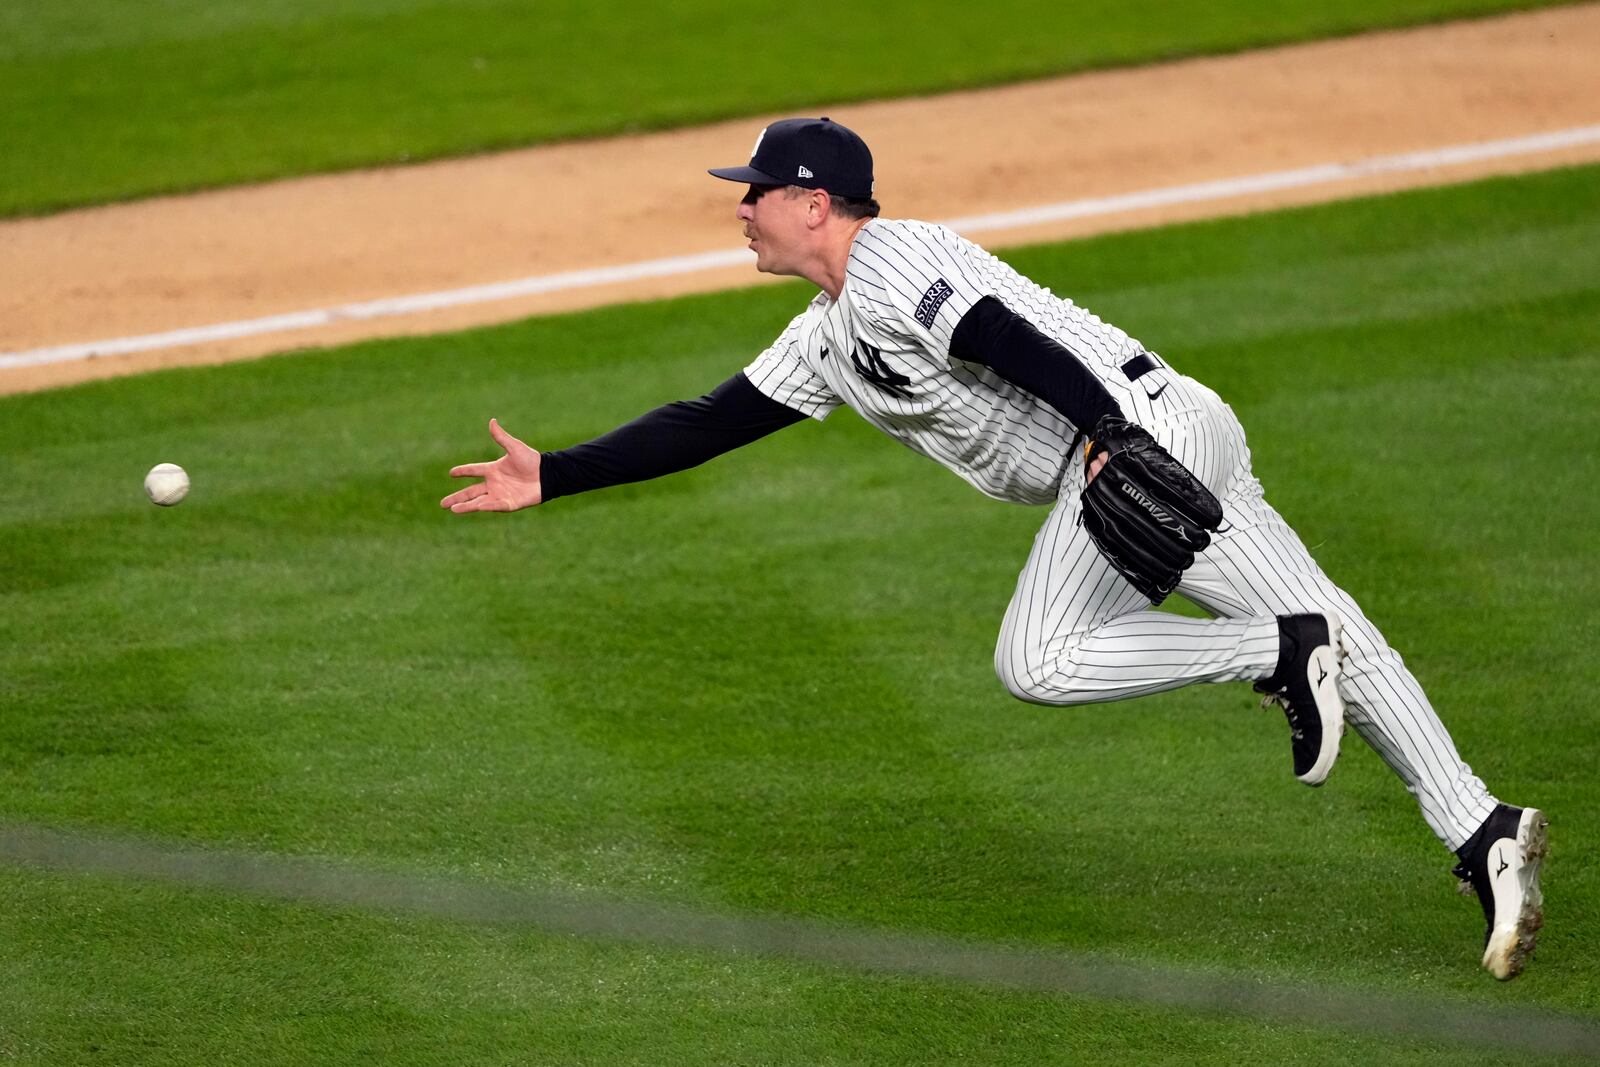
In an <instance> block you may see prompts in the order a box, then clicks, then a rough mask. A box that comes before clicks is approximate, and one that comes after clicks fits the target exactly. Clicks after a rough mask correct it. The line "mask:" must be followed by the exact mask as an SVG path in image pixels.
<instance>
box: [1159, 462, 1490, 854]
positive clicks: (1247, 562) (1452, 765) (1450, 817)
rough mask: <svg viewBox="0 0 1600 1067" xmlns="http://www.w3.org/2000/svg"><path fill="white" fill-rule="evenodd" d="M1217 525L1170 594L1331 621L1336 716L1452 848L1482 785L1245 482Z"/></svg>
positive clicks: (1256, 487)
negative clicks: (1338, 699)
mask: <svg viewBox="0 0 1600 1067" xmlns="http://www.w3.org/2000/svg"><path fill="white" fill-rule="evenodd" d="M1225 508H1226V519H1225V522H1224V528H1223V530H1222V532H1221V533H1219V534H1218V535H1217V537H1216V538H1215V539H1214V540H1213V542H1212V545H1211V547H1210V548H1208V549H1206V551H1205V552H1204V553H1203V554H1202V555H1201V557H1200V558H1199V559H1198V560H1196V561H1195V565H1194V566H1193V567H1191V568H1190V569H1189V571H1188V572H1187V573H1186V574H1185V575H1184V580H1183V584H1182V585H1181V586H1179V590H1180V591H1181V592H1182V593H1183V594H1184V595H1185V596H1187V597H1189V598H1190V599H1191V600H1193V601H1194V602H1195V603H1197V604H1199V605H1200V606H1202V607H1204V608H1205V609H1206V610H1208V611H1212V612H1215V613H1216V614H1217V615H1219V616H1222V617H1226V618H1243V619H1252V618H1253V619H1261V618H1269V617H1273V616H1280V615H1290V614H1294V613H1299V612H1315V611H1326V612H1333V613H1336V614H1337V615H1338V616H1339V618H1340V619H1341V620H1342V622H1343V632H1344V646H1345V652H1346V658H1345V661H1344V670H1343V673H1342V675H1341V677H1340V679H1339V691H1340V694H1341V695H1342V696H1343V697H1344V702H1345V718H1346V720H1347V721H1348V722H1349V723H1350V725H1351V726H1353V727H1354V728H1355V729H1356V732H1357V733H1359V734H1360V735H1361V737H1362V739H1363V740H1365V741H1366V742H1367V743H1368V744H1370V745H1371V746H1372V747H1373V749H1374V750H1376V751H1377V753H1378V754H1379V756H1381V757H1382V758H1383V760H1384V762H1385V763H1387V764H1388V765H1389V767H1390V768H1391V769H1392V770H1393V771H1394V772H1395V774H1397V775H1398V776H1399V777H1400V780H1401V781H1402V782H1404V783H1405V786H1406V789H1407V790H1409V791H1410V792H1411V793H1412V794H1413V795H1414V796H1415V797H1416V798H1417V802H1418V804H1419V805H1420V806H1421V808H1422V814H1423V817H1424V819H1426V820H1427V822H1428V825H1429V826H1430V827H1431V828H1432V829H1433V831H1434V833H1435V834H1437V835H1438V836H1439V838H1440V839H1441V840H1442V841H1444V842H1445V844H1446V845H1448V846H1449V847H1450V848H1452V849H1455V848H1460V847H1461V845H1462V844H1464V843H1465V842H1466V840H1467V838H1469V837H1470V836H1472V834H1473V832H1474V831H1476V830H1477V828H1478V827H1479V826H1481V825H1483V823H1484V820H1486V819H1487V818H1488V817H1489V814H1490V812H1492V811H1493V810H1494V806H1495V800H1494V798H1493V797H1492V796H1490V794H1489V791H1488V789H1487V788H1485V786H1484V784H1483V781H1482V780H1481V779H1480V778H1478V776H1477V775H1475V774H1473V772H1472V769H1471V768H1470V767H1468V766H1467V764H1466V763H1465V762H1464V761H1463V760H1462V759H1461V756H1460V754H1459V753H1458V752H1457V751H1456V747H1455V743H1454V742H1453V741H1452V740H1451V738H1450V734H1449V731H1447V730H1446V729H1445V727H1444V724H1443V723H1442V722H1440V721H1439V717H1438V715H1437V714H1436V713H1435V712H1434V710H1433V706H1432V705H1431V704H1430V703H1429V702H1428V698H1427V696H1426V695H1425V694H1424V693H1423V691H1422V686H1421V685H1419V684H1418V683H1417V680H1416V678H1415V677H1413V675H1412V674H1411V672H1410V671H1409V670H1408V669H1407V668H1406V665H1405V663H1404V662H1403V661H1402V660H1401V658H1400V654H1399V653H1398V652H1396V651H1395V650H1394V649H1393V648H1391V647H1390V646H1389V643H1388V642H1387V641H1386V640H1384V637H1383V635H1382V634H1381V633H1380V632H1379V631H1378V628H1377V627H1376V626H1374V625H1373V624H1372V622H1371V621H1370V620H1369V619H1368V618H1367V617H1366V614H1365V613H1364V612H1363V611H1362V610H1361V608H1360V606H1359V605H1357V604H1356V602H1355V600H1354V599H1352V598H1351V597H1350V595H1349V594H1348V593H1346V592H1345V591H1344V590H1342V589H1340V588H1339V587H1338V586H1337V585H1335V584H1334V583H1333V582H1332V581H1331V580H1330V579H1329V578H1328V576H1327V575H1326V574H1324V573H1323V571H1322V568H1321V567H1319V566H1318V565H1317V562H1316V560H1314V559H1312V557H1311V554H1310V552H1308V551H1307V550H1306V548H1305V545H1304V544H1302V543H1301V541H1300V538H1299V537H1298V536H1297V535H1296V534H1295V532H1294V531H1293V530H1292V529H1290V527H1289V525H1288V523H1286V522H1285V521H1284V520H1283V518H1282V517H1281V516H1279V515H1278V513H1277V512H1276V511H1275V510H1273V508H1272V507H1271V505H1269V504H1268V503H1267V502H1266V500H1265V499H1264V498H1263V496H1262V492H1261V485H1260V483H1259V482H1257V481H1256V480H1255V478H1254V476H1253V475H1251V476H1248V477H1247V478H1246V479H1244V480H1242V481H1241V482H1240V484H1239V485H1238V486H1236V487H1235V491H1234V492H1233V493H1231V494H1230V495H1229V497H1228V499H1227V500H1226V501H1225Z"/></svg>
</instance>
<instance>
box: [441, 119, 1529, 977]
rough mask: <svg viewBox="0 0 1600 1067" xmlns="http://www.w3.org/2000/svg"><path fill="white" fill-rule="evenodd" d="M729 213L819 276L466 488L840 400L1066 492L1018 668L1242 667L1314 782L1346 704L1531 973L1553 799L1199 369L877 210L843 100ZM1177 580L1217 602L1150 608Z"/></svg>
mask: <svg viewBox="0 0 1600 1067" xmlns="http://www.w3.org/2000/svg"><path fill="white" fill-rule="evenodd" d="M710 173H711V174H713V175H715V176H716V177H719V178H724V179H727V180H730V181H735V182H739V183H742V184H744V185H746V186H748V189H747V191H746V192H745V195H744V198H743V199H742V200H741V201H740V202H739V207H738V211H737V217H738V219H739V221H740V223H741V224H742V225H743V228H744V234H745V236H746V237H747V238H748V239H749V247H750V248H751V249H752V250H754V252H755V254H756V267H757V269H758V270H761V271H764V272H768V273H772V274H781V275H793V276H798V277H801V278H805V279H807V280H809V281H811V282H812V283H813V284H815V285H816V286H817V287H818V289H819V290H820V292H818V294H817V295H816V297H815V298H814V299H813V300H812V301H811V302H810V304H809V305H808V306H807V307H806V309H805V310H804V311H802V312H801V313H800V314H799V315H798V316H796V317H795V319H794V320H793V321H792V322H790V323H789V325H788V327H787V328H786V329H784V330H783V332H782V333H781V334H780V335H779V336H778V338H777V340H776V341H775V342H774V343H773V344H772V346H771V347H770V348H768V349H767V350H766V351H765V352H762V353H761V354H760V355H759V356H757V357H756V358H755V360H754V361H753V362H751V363H750V365H749V366H747V367H746V368H745V369H744V370H743V372H741V373H739V374H735V375H734V376H733V377H731V378H729V379H728V380H727V381H725V382H723V383H722V384H721V385H719V386H717V387H716V388H715V389H713V390H712V391H711V392H710V393H708V394H706V395H705V396H702V397H700V398H699V399H696V400H686V401H681V402H678V403H673V404H667V405H665V406H664V407H661V408H658V409H656V410H654V411H652V412H649V413H648V414H645V415H644V416H642V417H640V418H638V419H636V420H634V421H633V422H630V423H627V424H626V425H624V426H621V427H618V428H617V429H615V430H613V431H611V432H610V433H607V434H605V435H603V436H601V437H598V438H596V439H595V440H592V441H589V442H587V443H585V444H580V445H577V446H576V447H572V448H567V449H562V450H560V451H551V452H543V453H541V452H538V451H535V450H534V449H532V448H530V447H529V446H528V445H526V444H524V443H523V442H522V441H520V440H518V439H517V438H515V437H513V436H512V435H511V434H509V433H507V432H506V431H505V430H504V429H502V428H501V426H500V425H499V423H498V422H496V421H494V420H491V421H490V423H489V431H490V434H491V435H492V436H493V437H494V439H495V441H496V442H498V443H499V445H500V446H501V447H502V448H503V449H504V450H505V455H504V456H503V457H501V458H500V459H497V460H494V461H492V462H485V463H469V464H466V465H464V466H459V467H456V468H454V469H452V470H451V472H450V473H451V475H452V476H453V477H470V478H477V479H482V480H481V481H477V482H474V483H473V484H472V485H469V486H468V487H466V488H464V489H461V490H460V491H458V492H455V493H452V494H451V495H449V496H447V497H445V498H444V500H443V501H442V502H441V503H442V506H444V507H446V508H449V509H450V510H451V511H453V512H458V513H460V512H472V511H515V510H518V509H520V508H524V507H530V506H533V505H537V504H542V503H546V502H548V501H551V500H554V499H556V498H558V497H562V496H570V495H572V494H574V493H580V492H585V491H588V490H592V489H599V488H601V487H603V486H609V485H618V484H621V483H625V482H634V481H640V480H643V479H647V478H655V477H659V476H661V475H665V474H669V473H671V472H674V471H679V470H684V469H687V468H689V467H693V466H696V465H698V464H700V463H703V462H705V461H706V460H708V459H710V458H712V457H713V456H717V455H720V454H721V453H723V452H727V451H729V450H731V449H734V448H737V447H739V446H740V445H744V444H748V443H750V442H751V441H755V440H757V439H759V438H761V437H764V436H765V435H767V434H769V433H772V432H774V431H776V430H779V429H782V428H783V427H786V426H790V425H793V424H795V423H798V422H801V421H803V420H804V419H805V418H807V417H808V416H809V417H811V418H815V419H819V420H821V419H825V418H827V416H828V414H829V413H830V412H832V411H833V410H834V409H835V408H837V407H839V406H840V405H841V404H848V405H849V406H850V407H851V408H853V409H854V410H855V411H856V412H857V413H859V414H860V415H861V417H862V418H864V419H865V420H866V421H867V422H869V423H871V424H872V425H873V426H875V427H877V428H878V429H879V430H881V431H883V432H884V433H885V434H887V435H888V436H890V437H892V438H894V439H895V440H897V441H899V442H901V443H902V444H904V445H905V446H906V447H908V448H910V449H912V450H913V451H915V452H918V453H920V454H922V455H924V456H927V457H928V458H930V459H932V460H934V461H936V462H938V463H940V464H942V465H943V466H945V467H947V468H948V469H949V470H951V471H953V472H954V473H955V474H956V475H957V476H959V477H960V478H962V479H964V480H965V481H966V482H968V483H969V484H971V485H972V486H973V487H974V488H975V489H977V490H978V491H979V492H981V493H984V494H985V495H987V496H991V497H993V498H995V499H997V500H1004V501H1011V502H1013V503H1018V504H1046V505H1051V511H1050V513H1049V516H1048V517H1047V518H1046V519H1045V520H1044V524H1043V526H1042V527H1041V528H1040V530H1039V533H1038V536H1037V537H1036V538H1035V540H1034V544H1033V550H1032V552H1031V554H1030V555H1029V557H1028V560H1027V562H1026V563H1025V564H1024V565H1023V568H1022V573H1021V575H1020V576H1019V578H1018V580H1017V588H1016V593H1015V595H1014V596H1013V597H1012V598H1011V603H1010V605H1009V606H1008V607H1007V608H1006V611H1005V616H1004V620H1003V621H1002V623H1001V626H1000V637H999V642H998V645H997V647H996V650H995V669H996V671H997V672H998V674H999V676H1000V680H1001V681H1002V682H1003V683H1004V684H1005V686H1006V688H1007V689H1009V690H1010V691H1011V692H1012V693H1013V694H1014V695H1016V696H1017V697H1019V698H1021V699H1022V700H1026V701H1031V702H1034V703H1039V704H1061V705H1065V704H1086V703H1097V702H1100V701H1111V700H1123V699H1126V698H1129V697H1137V696H1142V695H1144V694H1147V693H1159V692H1162V691H1164V690H1169V689H1175V688H1177V687H1179V686H1184V685H1190V684H1193V683H1196V682H1252V683H1254V685H1255V688H1256V689H1257V690H1259V691H1261V692H1263V693H1265V694H1266V700H1265V701H1264V703H1276V704H1278V705H1279V706H1281V708H1282V709H1283V712H1284V714H1285V715H1286V717H1287V720H1288V724H1289V728H1290V740H1291V745H1290V747H1291V753H1292V760H1293V768H1294V774H1295V776H1296V777H1297V778H1299V779H1300V780H1301V781H1303V782H1305V783H1306V784H1307V785H1313V786H1315V785H1321V784H1322V782H1323V781H1324V780H1325V779H1326V778H1327V776H1328V772H1329V771H1330V770H1331V768H1332V766H1333V763H1334V761H1335V759H1336V758H1337V756H1338V753H1339V743H1340V737H1341V735H1342V734H1343V732H1344V728H1345V724H1346V723H1347V722H1348V723H1349V724H1351V725H1353V726H1354V727H1355V729H1356V732H1357V733H1358V734H1359V735H1360V736H1361V737H1362V739H1363V740H1365V741H1366V742H1367V743H1368V744H1370V745H1371V746H1372V747H1373V748H1374V749H1376V750H1377V752H1378V754H1379V756H1381V757H1382V758H1383V760H1384V762H1385V763H1387V764H1388V765H1389V767H1390V768H1392V769H1393V771H1394V772H1395V773H1396V774H1397V775H1399V777H1400V780H1401V781H1402V782H1403V783H1404V784H1405V787H1406V789H1407V790H1409V791H1410V792H1411V793H1412V794H1413V795H1414V796H1415V797H1416V798H1417V801H1418V803H1419V804H1420V805H1421V809H1422V816H1423V818H1424V819H1425V820H1426V821H1427V823H1428V826H1429V827H1430V828H1431V829H1432V830H1433V832H1434V833H1435V834H1436V835H1437V836H1438V837H1439V839H1440V840H1441V841H1443V842H1444V844H1445V845H1446V846H1447V847H1449V848H1450V849H1453V850H1454V851H1455V852H1456V854H1457V856H1458V857H1459V860H1460V862H1459V864H1458V865H1457V866H1456V867H1455V868H1454V873H1455V874H1456V875H1457V876H1459V877H1460V878H1461V879H1462V880H1463V882H1464V883H1466V884H1468V885H1470V886H1471V887H1472V888H1473V889H1474V890H1476V892H1477V894H1478V897H1479V900H1480V901H1481V903H1482V906H1483V911H1484V916H1485V919H1486V922H1487V934H1486V942H1485V949H1484V954H1483V966H1484V967H1486V968H1487V969H1488V970H1489V971H1490V972H1492V973H1493V974H1494V975H1495V977H1497V978H1501V979H1505V978H1511V977H1513V976H1515V975H1516V974H1518V973H1519V972H1520V971H1521V970H1522V968H1523V965H1524V964H1525V963H1526V961H1527V958H1528V955H1529V953H1530V952H1531V951H1532V949H1533V946H1534V935H1535V932H1536V931H1537V930H1538V928H1539V926H1540V923H1541V921H1542V911H1541V893H1540V888H1539V867H1540V861H1541V859H1542V856H1543V854H1544V851H1545V847H1546V820H1545V818H1544V816H1543V814H1542V813H1541V812H1539V811H1538V810H1537V809H1534V808H1516V807H1511V806H1508V805H1505V804H1500V803H1498V802H1497V801H1496V799H1495V798H1494V797H1493V796H1492V795H1490V793H1489V791H1488V789H1487V788H1486V787H1485V786H1484V783H1483V782H1482V781H1481V780H1480V779H1479V778H1478V777H1477V776H1476V775H1475V774H1473V772H1472V770H1471V768H1469V767H1468V766H1467V765H1466V764H1465V763H1464V762H1462V760H1461V757H1460V756H1459V755H1458V754H1457V752H1456V748H1455V745H1454V743H1453V742H1452V741H1451V739H1450V735H1449V733H1448V732H1447V731H1446V730H1445V728H1444V726H1443V724H1442V723H1441V722H1440V721H1439V718H1438V716H1437V715H1435V713H1434V710H1433V708H1432V707H1431V706H1430V705H1429V703H1428V699H1427V697H1426V696H1424V694H1423V692H1422V688H1421V687H1420V686H1419V685H1418V684H1417V681H1416V679H1415V678H1413V677H1412V675H1411V673H1410V672H1409V671H1408V670H1407V669H1406V667H1405V665H1404V664H1403V663H1402V662H1401V659H1400V656H1399V655H1398V654H1397V653H1396V652H1395V651H1394V650H1393V649H1392V648H1390V647H1389V645H1388V643H1387V642H1386V641H1385V640H1384V638H1383V635H1382V634H1380V633H1379V632H1378V630H1377V628H1376V627H1374V626H1373V625H1372V623H1371V622H1370V621H1368V620H1367V618H1366V616H1365V615H1363V614H1362V612H1361V609H1360V608H1359V607H1358V606H1357V605H1356V603H1355V601H1354V600H1352V599H1351V598H1350V597H1349V595H1347V594H1346V593H1345V592H1344V591H1343V590H1341V589H1340V588H1339V587H1338V586H1336V585H1335V584H1334V583H1333V582H1332V581H1331V580H1329V579H1328V577H1327V576H1326V575H1324V574H1323V572H1322V570H1321V568H1320V567H1318V566H1317V563H1316V561H1315V560H1313V559H1312V558H1311V555H1310V553H1309V552H1308V551H1307V550H1306V548H1305V546H1304V545H1303V544H1302V543H1301V541H1300V539H1299V538H1298V537H1297V536H1296V535H1295V533H1294V531H1293V530H1291V529H1290V528H1289V526H1288V524H1287V523H1285V522H1284V520H1283V519H1282V518H1281V517H1280V516H1279V515H1278V513H1277V512H1276V511H1274V510H1273V509H1272V507H1271V506H1270V505H1269V504H1268V503H1267V502H1266V500H1265V499H1264V497H1263V495H1262V488H1261V484H1260V482H1259V481H1257V480H1256V478H1255V476H1254V474H1253V473H1252V472H1251V465H1250V452H1249V449H1248V448H1247V447H1246V445H1245V438H1244V431H1243V430H1242V429H1241V428H1240V425H1239V422H1238V420H1237V419H1236V418H1235V417H1234V414H1233V411H1232V410H1231V409H1230V408H1229V407H1228V406H1227V405H1226V404H1225V403H1223V401H1222V400H1221V399H1220V398H1219V397H1218V396H1217V394H1216V393H1214V392H1212V391H1211V390H1210V389H1208V388H1207V387H1206V386H1204V385H1202V384H1201V383H1200V382H1198V381H1195V380H1194V379H1193V378H1190V377H1187V376H1186V375H1183V374H1180V373H1179V372H1178V371H1177V370H1176V369H1174V368H1173V367H1172V366H1171V365H1170V364H1168V363H1167V362H1166V361H1165V360H1164V359H1162V358H1160V357H1159V356H1157V355H1156V354H1154V353H1152V352H1150V351H1148V350H1147V349H1145V348H1144V347H1143V346H1142V345H1140V344H1139V342H1137V341H1135V340H1134V339H1133V338H1131V337H1129V336H1128V335H1127V334H1126V333H1124V332H1123V331H1122V330H1119V329H1118V328H1117V327H1115V326H1113V325H1111V324H1110V323H1107V322H1103V321H1101V320H1100V319H1099V318H1097V317H1095V316H1094V315H1093V314H1091V313H1090V312H1089V311H1088V310H1086V309H1084V308H1082V307H1079V306H1078V305H1076V304H1074V303H1073V302H1072V301H1070V300H1068V299H1065V298H1063V297H1059V296H1056V295H1055V294H1053V293H1051V292H1050V291H1049V290H1048V289H1044V288H1042V287H1040V286H1039V285H1036V284H1035V283H1034V282H1032V281H1030V280H1029V279H1027V278H1025V277H1023V276H1022V275H1020V274H1018V273H1017V272H1016V271H1014V270H1012V269H1011V268H1010V267H1009V266H1007V265H1006V264H1005V263H1002V262H1001V261H1000V260H998V259H996V258H995V257H994V256H991V255H989V254H988V253H987V252H985V251H984V250H983V249H981V248H979V247H978V246H977V245H975V244H973V243H971V242H970V241H967V240H964V239H963V238H961V237H959V236H957V235H956V234H955V233H954V232H952V231H950V230H948V229H946V228H944V227H942V226H937V225H933V224H929V223H925V222H916V221H911V220H891V219H883V218H879V217H878V204H877V202H876V201H875V200H873V199H872V194H873V173H872V155H871V153H870V152H869V151H868V149H867V146H866V144H865V143H864V142H863V141H862V140H861V138H860V137H858V136H857V135H856V134H855V133H853V132H852V131H850V130H849V129H847V128H845V127H844V126H841V125H839V124H838V123H835V122H833V121H831V120H829V119H827V118H822V119H788V120H785V121H782V122H776V123H773V124H772V125H770V126H768V127H767V128H766V129H765V130H763V131H762V133H761V136H760V137H759V138H758V139H757V141H756V145H755V148H754V150H753V152H752V154H751V159H750V162H749V164H748V165H746V166H735V167H725V168H719V169H715V170H712V171H711V172H710ZM1174 590H1176V591H1178V592H1181V593H1182V594H1183V595H1184V596H1185V597H1187V598H1188V599H1190V600H1191V601H1193V602H1194V603H1196V604H1198V605H1200V606H1201V607H1202V608H1204V609H1205V610H1206V611H1207V612H1209V613H1210V614H1211V615H1212V616H1213V617H1212V618H1209V619H1194V618H1187V617H1182V616H1178V615H1174V614H1170V613H1167V612H1158V611H1152V610H1149V609H1150V608H1151V606H1152V604H1155V603H1159V602H1160V601H1161V599H1162V598H1164V597H1165V596H1166V595H1168V594H1169V593H1171V592H1173V591H1174Z"/></svg>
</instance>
